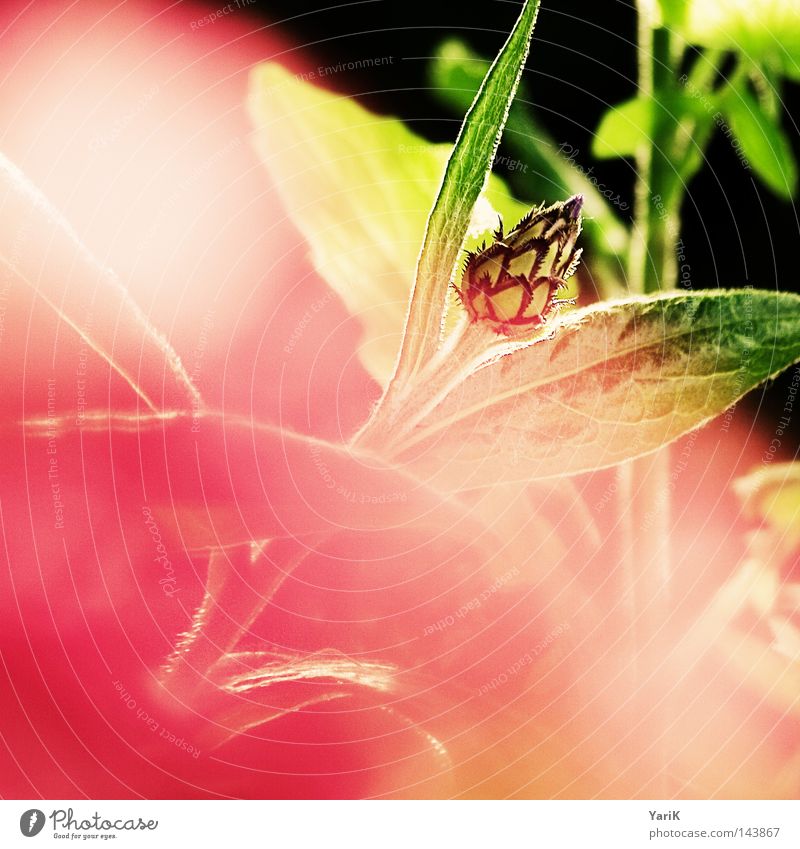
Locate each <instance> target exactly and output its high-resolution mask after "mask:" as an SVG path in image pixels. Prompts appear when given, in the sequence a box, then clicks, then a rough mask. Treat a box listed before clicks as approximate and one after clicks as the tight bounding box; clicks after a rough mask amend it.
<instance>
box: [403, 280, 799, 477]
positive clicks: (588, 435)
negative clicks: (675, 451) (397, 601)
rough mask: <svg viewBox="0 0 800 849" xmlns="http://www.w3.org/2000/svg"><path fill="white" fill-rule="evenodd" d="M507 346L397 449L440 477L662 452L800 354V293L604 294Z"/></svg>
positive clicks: (546, 468)
mask: <svg viewBox="0 0 800 849" xmlns="http://www.w3.org/2000/svg"><path fill="white" fill-rule="evenodd" d="M512 352H513V353H512ZM504 353H505V354H511V355H505V356H500V357H499V358H497V359H495V360H494V361H493V362H490V363H488V364H485V365H484V366H483V367H481V368H478V369H477V370H476V371H474V372H473V373H472V374H471V375H470V376H469V377H468V378H467V379H466V380H465V381H464V382H463V384H461V385H460V386H459V387H458V388H457V389H456V390H454V391H452V392H451V393H450V394H449V395H447V396H446V397H445V398H444V399H443V400H442V401H440V402H439V404H438V405H437V406H436V407H435V408H434V409H433V410H432V411H431V412H430V413H429V414H428V416H427V418H426V419H423V420H422V421H421V422H420V423H419V424H418V425H417V426H416V427H415V428H414V430H412V431H411V432H410V434H409V435H408V436H407V437H406V438H405V441H404V442H403V443H402V444H400V445H399V446H397V448H396V450H395V453H396V455H397V456H398V458H400V459H402V460H404V461H405V462H407V463H409V464H411V466H412V467H414V468H415V470H416V472H417V473H418V474H419V473H424V474H425V475H426V476H430V478H431V479H432V480H433V481H434V483H435V485H436V486H438V487H440V488H444V489H465V488H470V487H480V486H491V485H493V484H495V483H497V482H498V481H509V482H510V481H517V480H533V479H536V478H547V477H555V476H561V475H571V474H577V473H579V472H586V471H590V470H593V469H600V468H604V467H606V466H611V465H614V464H616V463H620V462H622V461H624V460H629V459H631V458H633V457H637V456H640V455H643V454H647V453H649V452H651V451H655V450H656V449H658V448H659V447H661V446H662V445H665V444H666V443H669V442H671V441H672V440H674V439H677V438H678V437H680V436H681V435H682V434H684V433H687V432H688V431H690V430H693V429H694V428H696V427H698V426H699V425H701V424H703V423H704V422H706V421H708V420H709V419H710V418H712V417H713V416H716V415H719V414H720V413H722V412H723V411H724V410H725V409H726V408H727V407H729V406H730V405H731V404H733V403H734V402H735V401H736V400H737V399H738V398H740V397H741V396H742V395H743V394H744V393H745V392H747V391H748V390H750V389H752V388H753V387H755V386H757V385H758V384H759V383H761V382H762V381H764V380H766V379H767V378H770V377H772V376H774V375H775V374H777V373H778V372H780V371H782V370H783V369H784V368H786V367H787V366H788V365H790V364H791V363H793V362H796V361H797V360H799V359H800V297H798V296H797V295H793V294H781V293H773V292H751V291H718V292H697V293H693V294H688V295H685V294H669V295H660V296H654V297H650V298H633V299H627V300H623V301H615V302H606V303H599V304H595V305H593V306H591V307H587V308H585V309H582V310H576V311H575V312H573V313H571V314H569V315H567V316H565V317H564V318H563V319H561V320H560V321H559V322H557V323H556V324H555V326H554V328H553V334H552V337H551V338H550V339H548V340H546V341H542V342H536V343H534V344H531V345H529V346H528V347H525V348H522V349H521V350H520V349H519V347H517V348H516V349H514V346H513V345H512V344H509V347H508V350H507V351H505V352H504Z"/></svg>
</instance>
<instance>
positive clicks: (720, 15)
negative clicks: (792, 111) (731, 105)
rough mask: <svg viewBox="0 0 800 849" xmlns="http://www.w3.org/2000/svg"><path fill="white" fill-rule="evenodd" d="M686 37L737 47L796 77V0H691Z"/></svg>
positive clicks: (799, 56)
mask: <svg viewBox="0 0 800 849" xmlns="http://www.w3.org/2000/svg"><path fill="white" fill-rule="evenodd" d="M685 33H686V37H687V38H688V39H689V40H690V41H691V42H693V43H695V44H703V45H707V46H709V47H717V48H720V49H722V50H738V51H740V52H741V53H742V54H743V55H745V56H749V57H750V58H751V59H758V60H759V61H769V62H770V63H771V64H772V63H774V64H776V65H778V66H780V67H781V68H782V69H783V71H784V73H786V74H787V75H789V76H793V77H796V75H797V74H798V65H800V15H799V14H798V10H797V3H796V0H716V2H709V0H689V4H688V10H687V18H686V27H685Z"/></svg>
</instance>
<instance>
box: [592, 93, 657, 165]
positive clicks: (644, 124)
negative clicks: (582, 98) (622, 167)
mask: <svg viewBox="0 0 800 849" xmlns="http://www.w3.org/2000/svg"><path fill="white" fill-rule="evenodd" d="M651 126H652V108H651V105H650V101H648V100H645V99H644V98H642V97H633V98H631V99H630V100H626V101H624V102H623V103H619V104H617V105H616V106H612V107H611V108H610V109H609V110H608V111H607V112H606V113H605V115H603V117H602V118H601V119H600V125H599V126H598V128H597V131H596V132H595V134H594V139H593V141H592V153H593V154H594V155H595V156H596V157H597V158H598V159H613V158H615V157H617V156H635V155H636V149H637V148H638V147H639V146H640V145H641V144H646V143H649V142H650V128H651Z"/></svg>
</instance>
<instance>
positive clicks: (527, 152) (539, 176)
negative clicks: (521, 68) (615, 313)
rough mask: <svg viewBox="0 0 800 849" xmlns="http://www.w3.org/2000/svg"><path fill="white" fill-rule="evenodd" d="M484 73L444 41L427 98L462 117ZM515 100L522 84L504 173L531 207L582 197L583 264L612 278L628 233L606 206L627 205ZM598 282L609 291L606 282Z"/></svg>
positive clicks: (483, 64)
mask: <svg viewBox="0 0 800 849" xmlns="http://www.w3.org/2000/svg"><path fill="white" fill-rule="evenodd" d="M488 67H489V62H488V61H487V60H485V59H483V58H482V57H480V56H479V55H478V54H476V53H474V52H473V51H472V50H470V48H469V47H468V46H467V45H466V44H465V43H464V42H463V41H461V40H459V39H455V38H453V39H448V40H446V41H444V42H442V44H441V45H440V46H439V47H438V48H437V50H436V52H435V54H434V57H433V59H432V61H431V64H430V68H429V76H430V82H431V87H432V89H433V92H434V94H435V95H436V96H437V97H438V98H439V99H440V100H442V102H443V103H445V104H446V105H447V106H449V107H451V109H452V110H453V111H455V112H457V113H458V114H463V113H464V111H465V110H466V109H468V108H469V105H470V104H471V103H472V100H473V98H474V97H475V94H476V92H477V91H478V88H479V87H480V84H481V81H482V79H483V77H484V75H485V73H486V71H487V69H488ZM521 100H522V101H525V100H527V94H526V92H525V87H524V81H523V82H521V83H520V87H519V92H518V95H517V98H516V100H515V101H514V104H513V105H512V107H511V111H510V113H509V116H508V122H507V124H506V132H505V137H504V140H503V143H504V145H506V146H507V147H508V149H509V150H510V151H512V152H513V153H514V155H515V157H516V160H515V161H514V160H512V162H511V163H507V164H508V167H509V170H513V171H514V173H515V176H516V179H517V181H518V184H519V185H521V186H523V187H524V190H525V191H526V192H527V193H528V195H529V196H530V197H531V198H532V199H535V200H536V201H541V200H544V201H545V202H547V203H555V202H556V201H559V200H563V199H564V198H566V197H569V196H570V195H577V194H582V195H583V196H584V198H585V204H584V208H585V209H586V211H587V215H588V217H587V218H586V219H584V223H583V237H584V239H585V242H586V244H587V245H588V246H589V247H590V250H587V251H586V253H587V254H588V256H587V257H585V258H584V262H587V261H588V263H589V264H592V263H596V262H597V260H598V259H600V258H602V259H603V260H605V261H606V263H607V264H608V265H607V268H605V269H603V271H604V274H603V275H602V276H603V277H610V278H614V277H615V276H616V275H617V274H619V269H620V267H621V266H624V264H625V262H626V260H625V257H626V256H627V250H628V233H627V231H626V229H625V226H624V225H623V224H622V222H621V221H620V220H619V219H618V218H617V216H616V214H615V213H614V211H613V209H612V203H614V204H615V205H616V206H618V207H619V209H620V211H622V212H624V211H625V210H626V209H628V204H627V202H626V201H624V200H622V198H621V197H620V196H619V194H618V193H615V192H613V191H612V190H610V189H609V188H608V187H606V186H604V185H603V186H601V187H598V181H597V179H596V178H595V177H593V176H590V175H589V174H585V172H584V169H583V168H582V167H581V166H580V165H579V164H578V162H577V161H575V160H577V158H578V156H579V153H580V152H579V151H577V150H575V148H574V147H572V146H570V145H568V144H561V145H558V144H556V142H555V141H554V140H553V138H552V137H551V136H550V135H549V133H548V132H547V130H545V129H544V128H543V127H542V126H541V125H540V124H539V123H538V121H537V120H536V118H535V117H534V115H533V114H532V110H531V109H525V108H524V103H523V102H520V101H521ZM601 188H602V190H603V191H605V192H606V194H603V193H602V192H601ZM607 198H608V200H607ZM599 282H600V283H601V284H607V285H608V286H610V285H611V282H612V281H611V280H609V281H605V280H600V281H599Z"/></svg>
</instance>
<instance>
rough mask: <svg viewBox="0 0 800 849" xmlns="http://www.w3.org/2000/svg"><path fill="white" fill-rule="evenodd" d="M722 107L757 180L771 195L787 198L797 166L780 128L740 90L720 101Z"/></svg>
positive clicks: (789, 194) (791, 188)
mask: <svg viewBox="0 0 800 849" xmlns="http://www.w3.org/2000/svg"><path fill="white" fill-rule="evenodd" d="M722 108H723V111H724V113H725V117H726V118H727V120H728V123H729V124H730V127H731V130H732V131H733V134H734V135H735V137H736V139H738V141H739V143H740V144H741V146H742V151H743V153H744V155H745V156H746V157H747V160H748V162H749V164H750V165H752V167H753V170H754V171H755V172H756V174H758V176H759V178H760V179H761V180H762V181H763V182H764V183H765V184H766V185H767V186H768V187H769V188H770V189H772V191H773V192H775V194H777V195H780V196H781V197H783V198H786V199H787V200H789V199H791V197H792V195H793V194H794V191H795V188H796V185H797V164H796V163H795V160H794V155H793V153H792V147H791V145H790V144H789V140H788V139H787V138H786V134H785V133H784V132H783V130H782V129H781V127H780V125H779V124H777V123H776V122H774V121H772V120H770V118H769V117H768V116H767V115H766V114H765V113H764V111H763V110H762V108H761V105H760V104H759V102H758V101H757V100H756V99H755V98H754V97H752V95H750V94H749V93H748V92H747V91H745V90H743V89H739V90H737V91H731V92H730V93H729V94H728V95H727V96H726V97H725V98H724V100H723V101H722ZM724 131H725V130H724V127H723V132H724Z"/></svg>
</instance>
